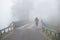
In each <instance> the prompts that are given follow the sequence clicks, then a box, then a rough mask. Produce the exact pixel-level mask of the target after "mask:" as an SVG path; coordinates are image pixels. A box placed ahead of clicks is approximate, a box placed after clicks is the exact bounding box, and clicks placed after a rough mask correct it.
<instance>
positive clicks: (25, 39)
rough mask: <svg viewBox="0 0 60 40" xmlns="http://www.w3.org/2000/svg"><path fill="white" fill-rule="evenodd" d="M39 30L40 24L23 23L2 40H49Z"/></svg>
mask: <svg viewBox="0 0 60 40" xmlns="http://www.w3.org/2000/svg"><path fill="white" fill-rule="evenodd" d="M39 30H40V26H36V25H35V24H31V25H28V26H27V25H25V26H23V27H21V28H18V29H16V30H15V31H14V32H13V33H12V34H11V35H9V36H7V37H6V38H5V39H4V40H49V39H48V38H46V36H44V35H43V34H42V33H41V32H40V31H39Z"/></svg>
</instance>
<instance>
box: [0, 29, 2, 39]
mask: <svg viewBox="0 0 60 40" xmlns="http://www.w3.org/2000/svg"><path fill="white" fill-rule="evenodd" d="M1 38H2V32H1V30H0V39H1Z"/></svg>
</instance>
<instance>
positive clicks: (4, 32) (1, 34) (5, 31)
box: [0, 23, 14, 40]
mask: <svg viewBox="0 0 60 40" xmlns="http://www.w3.org/2000/svg"><path fill="white" fill-rule="evenodd" d="M13 29H14V27H13V24H12V23H11V24H10V25H9V27H7V28H4V29H2V30H0V40H1V39H2V38H3V37H4V36H6V35H7V34H8V33H10V32H11V31H13Z"/></svg>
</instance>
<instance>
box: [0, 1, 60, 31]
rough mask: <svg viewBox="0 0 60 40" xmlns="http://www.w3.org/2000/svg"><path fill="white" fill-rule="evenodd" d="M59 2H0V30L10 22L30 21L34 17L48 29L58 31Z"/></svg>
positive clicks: (59, 22)
mask: <svg viewBox="0 0 60 40" xmlns="http://www.w3.org/2000/svg"><path fill="white" fill-rule="evenodd" d="M59 2H60V1H59V0H0V29H3V28H6V27H8V25H9V24H10V23H11V22H12V21H18V20H31V21H33V20H34V19H35V17H38V18H39V19H40V20H41V19H43V21H44V22H45V23H46V24H49V25H51V26H49V27H50V28H53V29H56V30H59V29H60V3H59Z"/></svg>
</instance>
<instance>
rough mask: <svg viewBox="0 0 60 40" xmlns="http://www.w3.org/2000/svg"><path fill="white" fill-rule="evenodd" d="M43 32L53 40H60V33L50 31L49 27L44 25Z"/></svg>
mask: <svg viewBox="0 0 60 40" xmlns="http://www.w3.org/2000/svg"><path fill="white" fill-rule="evenodd" d="M42 30H43V31H44V32H45V33H46V34H47V35H48V36H49V37H50V38H51V39H52V40H60V32H59V31H57V30H56V31H54V30H51V29H49V27H48V26H47V25H46V24H45V23H42Z"/></svg>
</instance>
